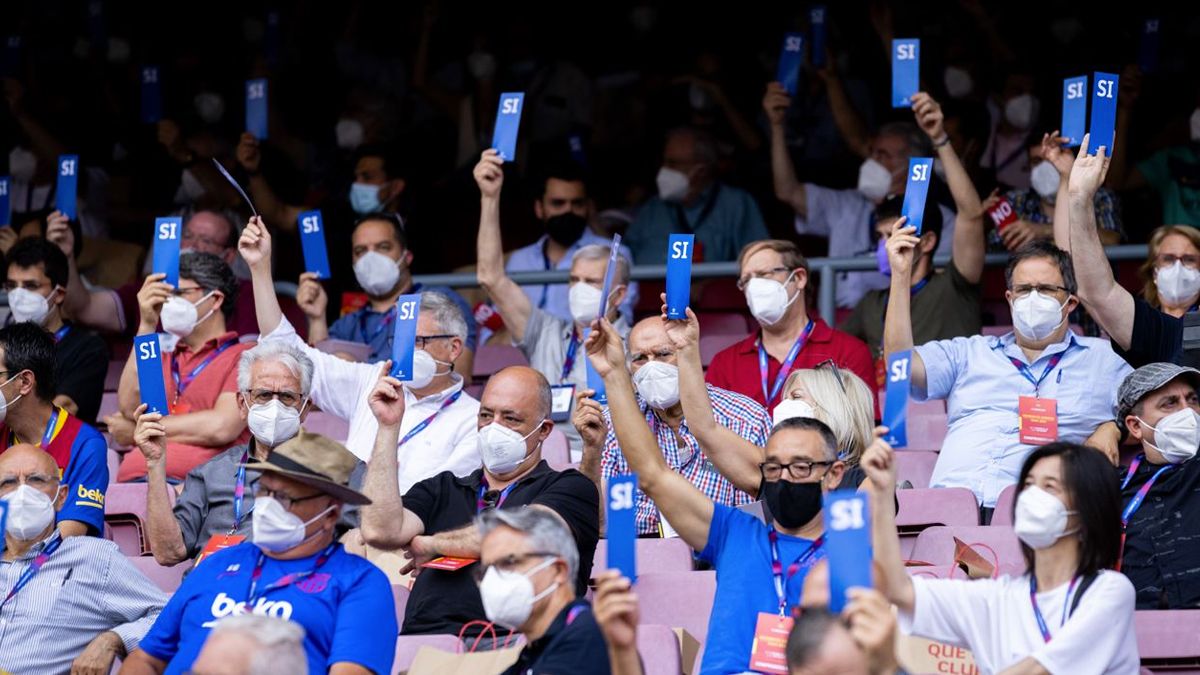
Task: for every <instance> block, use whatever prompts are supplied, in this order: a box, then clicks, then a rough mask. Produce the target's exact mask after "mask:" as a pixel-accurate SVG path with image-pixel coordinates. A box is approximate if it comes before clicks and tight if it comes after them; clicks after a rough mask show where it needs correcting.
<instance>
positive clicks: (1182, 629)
mask: <svg viewBox="0 0 1200 675" xmlns="http://www.w3.org/2000/svg"><path fill="white" fill-rule="evenodd" d="M1198 627H1200V609H1165V610H1141V611H1138V612H1135V613H1134V615H1133V628H1134V632H1135V633H1136V634H1137V644H1138V655H1139V656H1141V659H1142V665H1143V666H1146V667H1147V668H1149V669H1150V670H1151V672H1171V673H1179V672H1188V673H1196V672H1200V628H1198ZM1164 666H1169V667H1164Z"/></svg>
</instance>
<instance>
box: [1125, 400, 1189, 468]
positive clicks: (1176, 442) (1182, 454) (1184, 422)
mask: <svg viewBox="0 0 1200 675" xmlns="http://www.w3.org/2000/svg"><path fill="white" fill-rule="evenodd" d="M1137 419H1138V421H1139V422H1141V423H1142V426H1145V427H1146V428H1148V429H1150V430H1151V431H1153V432H1154V441H1155V443H1157V445H1155V443H1151V442H1150V441H1148V440H1146V439H1144V438H1143V439H1142V442H1143V443H1145V444H1146V445H1148V446H1150V447H1152V448H1154V449H1155V450H1157V451H1158V453H1159V454H1160V455H1162V456H1163V458H1164V459H1166V460H1167V461H1168V462H1170V463H1172V464H1182V463H1183V462H1186V461H1188V460H1189V459H1191V458H1193V457H1195V456H1196V448H1197V447H1200V415H1198V414H1196V411H1195V410H1192V409H1191V408H1184V409H1183V410H1176V411H1175V412H1173V413H1171V414H1170V415H1167V416H1166V417H1164V418H1162V419H1160V420H1159V421H1158V426H1156V427H1152V426H1150V424H1149V423H1148V422H1146V421H1145V420H1143V419H1142V418H1140V417H1139V418H1137Z"/></svg>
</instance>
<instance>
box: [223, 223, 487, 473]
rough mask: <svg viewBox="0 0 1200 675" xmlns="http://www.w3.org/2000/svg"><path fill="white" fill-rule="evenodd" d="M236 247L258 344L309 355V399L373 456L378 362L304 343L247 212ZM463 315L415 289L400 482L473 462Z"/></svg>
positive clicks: (265, 235) (351, 444)
mask: <svg viewBox="0 0 1200 675" xmlns="http://www.w3.org/2000/svg"><path fill="white" fill-rule="evenodd" d="M238 250H239V251H240V252H241V254H242V258H243V259H245V261H246V264H247V265H248V266H249V267H250V274H251V279H252V280H253V282H254V294H255V297H256V298H257V302H256V306H257V308H258V312H259V315H258V320H259V331H260V334H261V337H260V338H259V339H260V340H261V341H262V344H284V345H288V346H290V347H291V348H293V349H297V350H299V351H301V352H303V353H304V354H305V355H306V356H307V358H308V359H310V360H311V361H312V363H313V372H312V402H313V404H314V405H316V406H318V407H320V408H321V410H323V411H325V412H327V413H329V414H331V415H333V416H335V417H339V418H341V419H343V420H346V421H347V423H348V424H349V427H350V428H349V432H348V434H347V440H346V446H347V447H348V448H350V449H351V450H350V451H351V452H353V453H354V454H355V455H356V456H357V457H358V458H359V459H361V460H363V461H366V460H368V459H370V457H371V454H370V453H371V447H372V446H373V445H374V443H375V437H376V435H377V434H378V432H379V425H378V423H377V422H376V420H375V416H374V415H373V414H372V413H371V409H370V407H369V405H368V395H369V394H370V393H371V390H372V389H374V388H375V382H376V380H377V379H378V378H379V373H380V370H381V369H382V368H384V367H385V366H386V364H387V363H390V362H388V361H385V362H384V363H383V364H367V363H351V362H349V361H345V360H342V359H340V358H337V357H335V356H332V355H330V354H326V353H324V352H321V351H319V350H317V349H314V348H312V347H309V346H308V345H306V344H304V341H303V340H301V339H300V338H299V336H297V335H296V331H295V329H294V328H293V327H292V325H291V323H289V322H288V321H287V319H286V318H284V317H283V315H282V314H281V313H280V311H279V301H278V299H277V298H276V296H275V286H274V283H273V281H272V279H271V235H270V232H269V231H268V230H267V228H266V227H264V226H263V224H262V221H261V220H258V219H252V220H251V221H250V222H249V223H247V225H246V229H245V231H243V232H242V238H241V240H240V241H239V242H238ZM466 335H467V327H466V320H465V318H464V317H463V315H462V311H461V310H460V309H459V307H458V306H457V304H456V303H454V302H453V301H452V300H450V298H448V297H446V296H445V295H443V294H441V293H437V292H433V291H425V292H423V293H421V303H420V308H419V311H418V313H417V331H416V337H415V341H416V345H415V346H416V350H415V352H414V353H413V379H412V380H411V381H409V382H406V383H405V384H404V388H403V389H404V397H405V404H406V405H407V407H408V408H409V410H411V412H412V414H411V415H409V416H408V418H407V419H406V420H405V422H406V423H405V425H404V429H403V435H402V436H401V438H399V439H398V440H397V442H396V455H397V457H398V458H399V461H400V467H401V469H400V473H399V474H398V477H399V481H400V486H401V489H402V490H408V489H409V488H410V487H411V486H412V485H413V484H414V483H416V482H417V481H419V480H423V479H425V478H429V477H430V476H433V475H435V474H437V473H439V472H441V471H451V472H453V473H454V474H455V475H463V476H465V475H467V474H469V473H471V472H472V471H474V470H475V469H478V468H479V453H478V451H477V441H476V431H475V424H474V421H475V417H476V415H477V414H478V412H479V401H477V400H475V399H474V398H473V397H472V396H471V395H470V394H468V393H466V392H465V391H463V385H464V381H463V378H462V376H461V375H459V374H458V373H457V366H456V361H457V360H458V358H459V356H460V355H461V354H462V352H463V350H464V347H463V345H464V342H465V341H466Z"/></svg>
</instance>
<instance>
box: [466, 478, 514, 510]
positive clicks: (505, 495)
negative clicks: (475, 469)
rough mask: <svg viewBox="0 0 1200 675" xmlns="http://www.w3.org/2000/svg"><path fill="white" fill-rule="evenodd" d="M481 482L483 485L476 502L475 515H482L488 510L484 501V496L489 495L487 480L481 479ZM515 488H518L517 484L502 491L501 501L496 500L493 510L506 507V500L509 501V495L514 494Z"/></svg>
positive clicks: (480, 487)
mask: <svg viewBox="0 0 1200 675" xmlns="http://www.w3.org/2000/svg"><path fill="white" fill-rule="evenodd" d="M480 480H481V481H482V482H483V485H480V486H479V498H478V499H477V500H476V501H475V513H482V512H483V510H484V509H486V508H488V505H487V502H485V501H483V496H484V495H486V494H487V493H488V484H487V479H486V478H483V477H481V478H480ZM515 487H517V484H516V483H513V484H512V485H509V486H508V487H506V488H504V489H503V490H501V491H500V499H497V500H496V504H495V506H493V507H492V508H496V509H498V508H500V507H501V506H504V500H505V499H508V493H510V492H512V490H513V488H515Z"/></svg>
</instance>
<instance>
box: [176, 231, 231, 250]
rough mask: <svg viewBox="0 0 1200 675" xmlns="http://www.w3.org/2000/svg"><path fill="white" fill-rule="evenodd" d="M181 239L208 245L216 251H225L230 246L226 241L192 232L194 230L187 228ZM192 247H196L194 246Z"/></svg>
mask: <svg viewBox="0 0 1200 675" xmlns="http://www.w3.org/2000/svg"><path fill="white" fill-rule="evenodd" d="M180 239H181V240H182V241H184V242H187V243H190V244H200V245H201V246H206V247H208V248H209V249H212V250H214V251H224V250H225V249H227V248H229V247H228V246H226V244H225V242H222V241H217V240H216V239H210V238H208V237H202V236H200V235H198V234H192V232H191V231H190V230H187V229H184V231H183V236H182V237H181V238H180ZM192 248H196V247H195V246H193V247H192Z"/></svg>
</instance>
